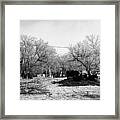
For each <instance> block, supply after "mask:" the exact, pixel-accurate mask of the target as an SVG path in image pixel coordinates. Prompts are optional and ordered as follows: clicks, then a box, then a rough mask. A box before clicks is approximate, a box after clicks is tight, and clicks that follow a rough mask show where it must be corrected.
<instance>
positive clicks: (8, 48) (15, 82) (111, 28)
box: [5, 5, 115, 115]
mask: <svg viewBox="0 0 120 120" xmlns="http://www.w3.org/2000/svg"><path fill="white" fill-rule="evenodd" d="M60 19H62V20H66V19H67V20H81V19H82V20H91V19H92V20H95V19H97V20H100V21H101V51H100V56H101V58H100V65H101V68H100V71H101V79H100V81H101V86H100V90H101V91H100V100H74V101H71V100H58V101H57V100H50V101H49V100H45V101H44V100H26V101H25V100H20V64H19V63H20V56H19V55H20V44H19V43H20V20H60ZM66 42H67V41H66ZM5 114H6V115H114V114H115V6H114V5H68V6H66V5H26V6H25V5H6V6H5Z"/></svg>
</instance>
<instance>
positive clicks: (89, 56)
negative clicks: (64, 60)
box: [69, 35, 100, 75]
mask: <svg viewBox="0 0 120 120" xmlns="http://www.w3.org/2000/svg"><path fill="white" fill-rule="evenodd" d="M69 50H70V55H71V58H72V60H71V61H77V62H78V63H79V64H80V65H82V67H83V69H85V70H86V71H87V72H88V75H91V71H97V70H99V66H100V41H99V36H95V35H90V36H86V39H85V40H83V41H82V42H79V43H77V44H76V45H75V46H71V47H70V48H69Z"/></svg>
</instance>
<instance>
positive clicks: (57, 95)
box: [20, 77, 100, 100]
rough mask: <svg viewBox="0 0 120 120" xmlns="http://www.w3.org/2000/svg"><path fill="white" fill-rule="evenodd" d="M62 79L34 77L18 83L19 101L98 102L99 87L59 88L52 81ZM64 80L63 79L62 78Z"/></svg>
mask: <svg viewBox="0 0 120 120" xmlns="http://www.w3.org/2000/svg"><path fill="white" fill-rule="evenodd" d="M61 79H62V78H60V79H59V78H57V79H53V78H43V77H36V78H34V79H32V80H22V79H21V81H20V86H21V94H20V99H21V100H29V99H32V100H99V99H100V87H99V86H59V85H58V84H53V81H56V82H57V81H60V80H61ZM63 79H64V78H63Z"/></svg>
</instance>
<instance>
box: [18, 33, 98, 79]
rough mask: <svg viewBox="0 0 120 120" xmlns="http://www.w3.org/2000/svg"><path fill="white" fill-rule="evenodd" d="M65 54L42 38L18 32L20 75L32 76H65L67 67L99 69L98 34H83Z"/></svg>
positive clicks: (88, 71) (79, 69)
mask: <svg viewBox="0 0 120 120" xmlns="http://www.w3.org/2000/svg"><path fill="white" fill-rule="evenodd" d="M68 49H69V52H68V54H65V55H63V56H59V55H57V53H56V50H55V49H54V48H53V47H51V46H49V45H48V43H46V42H44V41H43V40H42V39H37V38H35V37H31V36H27V35H21V40H20V75H21V77H22V78H32V77H34V76H36V75H37V74H45V75H46V76H55V77H56V76H60V75H61V76H64V75H65V73H66V71H68V70H77V71H83V70H86V71H87V73H88V74H89V75H91V72H95V71H99V69H100V68H99V66H100V41H99V37H98V36H94V35H90V36H86V39H85V40H83V41H82V42H78V43H77V44H76V45H74V46H72V45H71V46H70V47H69V48H68Z"/></svg>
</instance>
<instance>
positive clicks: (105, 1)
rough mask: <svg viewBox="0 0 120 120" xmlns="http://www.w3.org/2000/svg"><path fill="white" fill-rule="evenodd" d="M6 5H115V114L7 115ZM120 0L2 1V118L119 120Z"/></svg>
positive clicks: (0, 104) (0, 52)
mask: <svg viewBox="0 0 120 120" xmlns="http://www.w3.org/2000/svg"><path fill="white" fill-rule="evenodd" d="M5 5H115V115H5ZM119 8H120V3H119V0H118V1H117V0H101V1H97V0H96V1H86V0H84V1H82V0H77V1H74V0H68V1H67V0H66V1H57V0H55V1H52V0H45V1H2V3H1V9H2V12H1V46H0V47H1V51H0V58H1V66H0V69H1V81H0V87H1V89H0V96H1V97H0V110H1V112H0V118H1V119H115V120H119V119H120V118H119V117H120V116H119V113H120V111H119V109H120V107H119V57H120V55H119V26H120V24H119V23H120V21H119V15H120V9H119Z"/></svg>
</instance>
